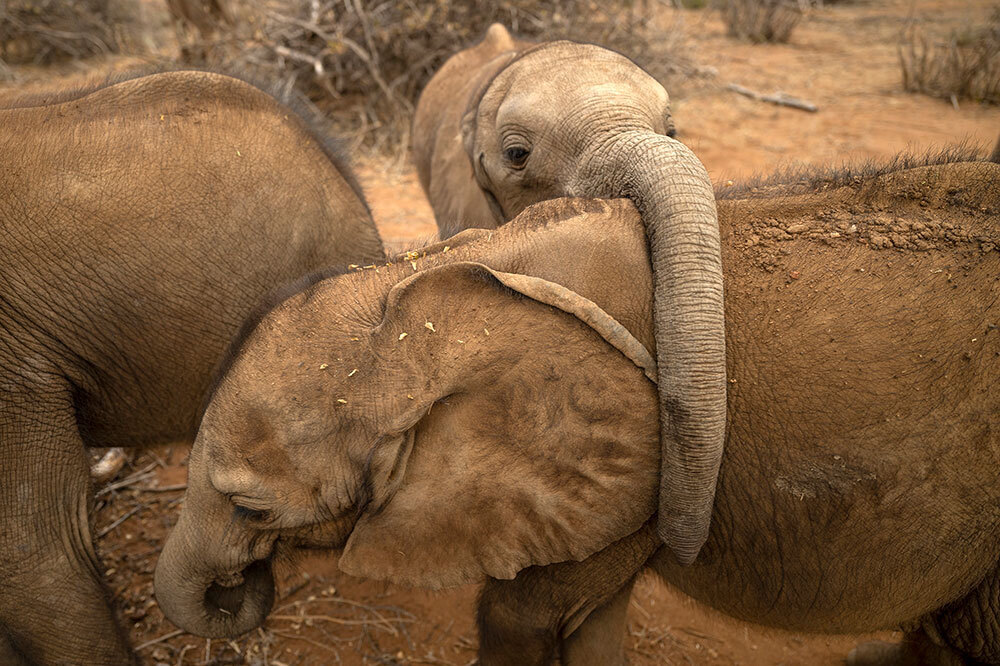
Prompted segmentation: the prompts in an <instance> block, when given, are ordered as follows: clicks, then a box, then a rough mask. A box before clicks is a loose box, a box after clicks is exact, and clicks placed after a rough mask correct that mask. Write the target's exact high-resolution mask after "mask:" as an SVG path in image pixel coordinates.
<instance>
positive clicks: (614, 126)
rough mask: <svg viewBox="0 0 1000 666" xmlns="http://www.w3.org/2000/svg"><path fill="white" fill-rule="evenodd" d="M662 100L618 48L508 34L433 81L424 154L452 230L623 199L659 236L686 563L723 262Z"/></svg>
mask: <svg viewBox="0 0 1000 666" xmlns="http://www.w3.org/2000/svg"><path fill="white" fill-rule="evenodd" d="M673 135H674V130H673V121H672V119H671V116H670V104H669V98H668V95H667V91H666V90H664V88H663V86H661V85H660V84H659V83H658V82H657V81H656V80H655V79H654V78H653V77H651V76H650V75H649V74H647V73H646V72H645V71H643V70H642V68H640V67H638V66H637V65H636V64H635V63H634V62H632V61H631V60H629V59H628V58H626V57H624V56H622V55H621V54H618V53H614V52H613V51H609V50H607V49H604V48H601V47H599V46H596V45H593V44H580V43H576V42H569V41H555V42H543V43H539V44H529V43H527V42H521V41H516V40H514V39H512V38H511V36H510V35H509V34H508V32H507V31H506V30H505V29H504V28H503V26H501V25H499V24H494V25H493V26H491V27H490V29H489V30H488V31H487V33H486V36H485V38H484V39H483V41H482V42H480V43H479V44H478V45H476V46H474V47H472V48H469V49H466V50H465V51H462V52H460V53H458V54H456V55H454V56H452V58H451V59H449V60H448V61H447V62H446V63H445V64H444V66H442V68H441V70H440V71H439V72H438V73H437V74H435V76H434V77H433V78H432V79H431V80H430V81H429V82H428V84H427V87H426V88H425V89H424V91H423V93H422V94H421V96H420V101H419V103H418V104H417V110H416V114H415V116H414V119H413V137H414V139H413V156H414V162H415V163H416V165H417V172H418V174H419V176H420V182H421V184H422V185H423V187H424V190H425V192H427V197H428V199H429V200H430V203H431V206H432V207H433V209H434V214H435V217H436V219H437V223H438V227H439V228H440V230H441V232H442V235H443V236H448V235H450V234H452V233H454V232H455V231H457V230H459V229H464V228H473V227H479V228H495V227H497V226H498V225H501V224H503V223H504V222H506V221H508V220H510V219H512V218H513V217H514V216H515V215H517V214H519V213H520V212H521V211H522V210H524V209H525V207H526V206H529V205H531V204H533V203H536V202H539V201H544V200H546V199H552V198H556V197H565V196H577V197H599V198H619V197H627V198H629V199H632V200H633V201H634V202H635V205H636V207H637V208H638V209H639V211H640V212H641V213H642V219H643V222H644V223H645V227H646V233H647V235H648V237H649V247H650V255H651V260H652V266H653V276H654V278H655V280H654V290H655V292H654V293H655V297H654V301H653V308H654V313H655V314H654V332H655V337H656V341H657V346H658V347H660V348H668V347H669V348H670V349H671V351H672V354H671V355H670V356H662V355H661V356H660V357H659V358H658V359H657V361H658V370H657V372H658V374H659V378H658V380H659V381H658V392H659V395H660V421H661V447H662V451H661V454H662V459H663V464H662V467H661V485H660V501H659V518H658V520H659V523H658V525H659V532H660V536H661V537H662V538H663V540H664V542H665V543H666V544H667V545H668V546H669V547H670V548H671V550H672V551H673V553H674V554H675V556H677V558H678V560H679V561H681V562H685V563H688V562H691V561H692V560H693V559H694V557H695V556H696V555H697V553H698V550H699V549H700V548H701V545H702V544H703V543H704V541H705V539H706V538H707V536H708V523H709V519H710V517H711V513H712V498H713V495H714V492H715V480H716V475H717V472H718V468H719V462H720V460H721V457H722V443H723V438H724V436H725V417H726V377H725V339H724V338H725V330H724V325H723V299H722V267H721V263H720V259H719V245H718V229H717V227H716V224H715V208H714V199H713V197H712V195H711V192H710V188H711V186H710V183H709V181H708V175H707V174H706V173H705V169H704V167H702V165H701V163H700V162H698V160H697V159H695V158H694V156H693V155H692V154H691V152H690V151H689V150H688V149H687V148H685V147H684V146H683V145H682V144H680V143H679V142H677V141H674V140H673V138H672V137H673Z"/></svg>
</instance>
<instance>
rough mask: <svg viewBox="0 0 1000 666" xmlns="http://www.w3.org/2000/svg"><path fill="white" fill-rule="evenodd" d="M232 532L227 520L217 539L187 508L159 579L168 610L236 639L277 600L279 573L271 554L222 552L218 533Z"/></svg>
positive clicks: (188, 626)
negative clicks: (257, 556) (265, 556)
mask: <svg viewBox="0 0 1000 666" xmlns="http://www.w3.org/2000/svg"><path fill="white" fill-rule="evenodd" d="M230 528H232V526H230ZM229 531H230V529H228V528H227V527H226V526H225V525H224V524H223V525H221V529H220V534H219V535H216V539H215V540H214V541H213V540H210V539H208V538H206V537H207V534H205V533H203V530H198V529H195V528H194V526H193V525H191V524H189V522H188V521H187V520H186V518H185V515H184V513H182V514H181V518H180V520H179V521H178V523H177V526H176V527H175V528H174V529H173V531H172V532H171V533H170V537H169V538H168V539H167V543H166V545H165V546H164V548H163V552H162V553H161V555H160V558H159V561H158V562H157V563H156V575H155V578H154V583H153V584H154V587H155V589H156V600H157V602H158V603H159V605H160V608H161V609H162V610H163V614H164V615H166V616H167V618H168V619H169V620H170V621H171V622H173V623H174V624H176V625H177V626H178V627H180V628H181V629H184V630H185V631H189V632H191V633H192V634H196V635H198V636H204V637H206V638H230V637H233V636H238V635H240V634H243V633H246V632H247V631H250V630H251V629H253V628H255V627H258V626H260V624H261V623H262V622H263V621H264V619H265V618H266V617H267V614H268V613H269V612H270V611H271V605H272V604H273V603H274V577H273V575H272V573H271V565H270V563H269V561H268V560H267V559H253V557H252V556H251V557H249V558H248V557H247V556H243V557H238V556H234V555H233V554H232V553H228V554H226V555H222V553H221V552H220V543H219V541H220V539H219V538H218V537H219V536H222V540H224V541H225V540H227V539H226V536H228V532H229ZM223 533H227V534H226V535H225V536H223ZM241 560H242V561H241Z"/></svg>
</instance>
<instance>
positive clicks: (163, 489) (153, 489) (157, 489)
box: [136, 483, 188, 493]
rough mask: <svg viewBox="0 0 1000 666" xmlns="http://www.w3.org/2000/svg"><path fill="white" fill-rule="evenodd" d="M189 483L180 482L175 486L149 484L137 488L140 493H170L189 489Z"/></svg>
mask: <svg viewBox="0 0 1000 666" xmlns="http://www.w3.org/2000/svg"><path fill="white" fill-rule="evenodd" d="M187 487H188V485H187V484H186V483H178V484H177V485H174V486H148V487H140V488H136V490H137V491H139V492H140V493H170V492H173V491H175V490H187Z"/></svg>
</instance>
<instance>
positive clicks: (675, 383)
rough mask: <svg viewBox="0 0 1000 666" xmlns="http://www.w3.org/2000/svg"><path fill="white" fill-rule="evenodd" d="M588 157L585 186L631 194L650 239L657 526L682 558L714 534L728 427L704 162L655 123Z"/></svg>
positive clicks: (712, 216) (714, 239)
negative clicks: (657, 433)
mask: <svg viewBox="0 0 1000 666" xmlns="http://www.w3.org/2000/svg"><path fill="white" fill-rule="evenodd" d="M602 139H603V140H600V141H598V142H597V144H596V145H595V149H594V150H593V151H591V152H590V153H589V154H588V156H587V157H585V159H584V160H582V162H581V171H580V176H581V180H580V181H579V183H580V188H579V191H578V192H577V193H578V194H581V195H584V196H597V197H604V198H611V197H628V198H629V199H632V200H633V202H634V203H635V205H636V207H637V208H638V209H639V212H640V214H641V216H642V220H643V224H644V225H645V227H646V234H647V237H648V240H649V250H650V258H651V261H652V269H653V280H654V294H653V308H654V313H653V315H654V316H653V325H654V333H655V339H656V360H657V375H658V393H659V403H660V442H661V449H662V451H661V452H662V459H661V467H660V471H661V477H660V498H659V500H660V501H659V525H658V531H659V534H660V537H661V538H662V539H663V541H664V543H666V544H667V546H668V547H669V548H670V549H671V550H672V551H673V553H674V555H675V557H676V558H677V560H678V561H679V562H681V563H682V564H689V563H691V562H693V561H694V559H695V558H696V557H697V555H698V552H699V550H700V549H701V547H702V546H703V545H704V543H705V541H706V540H707V538H708V530H709V523H710V521H711V515H712V505H713V502H714V498H715V486H716V481H717V477H718V471H719V465H720V463H721V460H722V447H723V441H724V439H725V431H726V356H725V353H726V347H725V318H724V310H723V297H722V259H721V250H720V244H719V227H718V220H717V216H716V210H715V195H714V193H713V191H712V184H711V182H710V181H709V178H708V174H707V172H706V171H705V168H704V166H702V164H701V162H699V161H698V158H697V157H695V155H694V153H692V152H691V151H690V150H689V149H688V148H687V147H685V146H684V145H683V144H681V143H680V142H678V141H675V140H673V139H671V138H668V137H666V136H663V135H659V134H656V133H653V132H650V131H644V130H635V131H627V132H623V133H615V134H606V135H604V136H603V137H602Z"/></svg>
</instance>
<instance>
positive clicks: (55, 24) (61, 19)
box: [0, 0, 117, 64]
mask: <svg viewBox="0 0 1000 666" xmlns="http://www.w3.org/2000/svg"><path fill="white" fill-rule="evenodd" d="M111 12H112V10H111V8H110V7H109V2H108V0H73V1H72V2H67V1H66V0H0V60H3V61H4V62H6V63H8V64H19V63H48V62H53V61H57V60H66V59H70V58H82V57H85V56H90V55H95V54H98V53H108V52H110V51H114V50H116V47H117V41H116V39H115V35H114V31H113V29H112V27H111V26H112V24H113V21H112V20H111V19H112V16H111Z"/></svg>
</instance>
